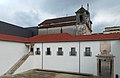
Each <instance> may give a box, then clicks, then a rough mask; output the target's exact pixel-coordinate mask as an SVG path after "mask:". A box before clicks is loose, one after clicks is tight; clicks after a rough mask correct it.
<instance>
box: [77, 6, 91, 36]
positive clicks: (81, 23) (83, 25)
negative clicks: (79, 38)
mask: <svg viewBox="0 0 120 78" xmlns="http://www.w3.org/2000/svg"><path fill="white" fill-rule="evenodd" d="M88 10H89V4H87V10H86V9H85V8H84V7H83V5H82V6H81V8H80V9H79V10H77V11H76V12H75V13H76V35H86V34H91V32H92V30H91V24H92V22H91V20H90V12H89V11H88Z"/></svg>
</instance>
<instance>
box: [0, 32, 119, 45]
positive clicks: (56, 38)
mask: <svg viewBox="0 0 120 78" xmlns="http://www.w3.org/2000/svg"><path fill="white" fill-rule="evenodd" d="M0 40H5V41H15V42H23V43H25V42H45V43H47V42H73V41H101V40H120V34H92V35H81V36H73V35H70V34H68V33H62V34H44V35H37V36H34V37H32V38H24V37H17V36H11V35H4V34H0Z"/></svg>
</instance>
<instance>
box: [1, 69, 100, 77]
mask: <svg viewBox="0 0 120 78" xmlns="http://www.w3.org/2000/svg"><path fill="white" fill-rule="evenodd" d="M0 78H98V77H97V76H93V75H91V74H78V73H67V72H57V71H46V70H44V71H43V70H38V69H34V70H29V71H26V72H22V73H19V74H15V75H9V76H1V77H0Z"/></svg>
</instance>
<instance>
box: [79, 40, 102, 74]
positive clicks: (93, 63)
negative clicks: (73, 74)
mask: <svg viewBox="0 0 120 78" xmlns="http://www.w3.org/2000/svg"><path fill="white" fill-rule="evenodd" d="M85 47H90V48H91V52H92V56H84V52H85ZM99 52H100V46H99V42H98V41H86V42H80V71H81V73H90V74H94V75H97V57H96V55H97V54H98V53H99Z"/></svg>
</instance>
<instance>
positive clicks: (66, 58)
mask: <svg viewBox="0 0 120 78" xmlns="http://www.w3.org/2000/svg"><path fill="white" fill-rule="evenodd" d="M58 47H62V51H63V56H58V55H57V51H58ZM71 47H75V48H76V52H77V56H70V55H69V52H70V51H71ZM47 48H50V49H51V55H46V54H45V52H46V51H47V50H46V49H47ZM43 69H48V70H58V71H69V72H79V42H59V43H43Z"/></svg>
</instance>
